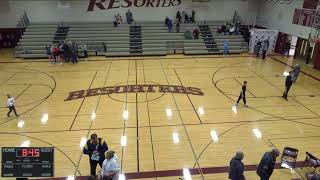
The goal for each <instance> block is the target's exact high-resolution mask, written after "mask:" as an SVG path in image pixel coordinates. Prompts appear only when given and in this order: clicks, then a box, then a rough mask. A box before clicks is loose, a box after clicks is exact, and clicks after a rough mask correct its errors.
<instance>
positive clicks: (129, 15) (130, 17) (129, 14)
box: [126, 9, 132, 24]
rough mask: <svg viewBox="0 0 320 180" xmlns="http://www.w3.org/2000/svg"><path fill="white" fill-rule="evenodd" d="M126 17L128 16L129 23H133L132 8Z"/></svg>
mask: <svg viewBox="0 0 320 180" xmlns="http://www.w3.org/2000/svg"><path fill="white" fill-rule="evenodd" d="M126 18H127V23H128V24H131V23H132V12H131V11H130V9H128V11H127V12H126Z"/></svg>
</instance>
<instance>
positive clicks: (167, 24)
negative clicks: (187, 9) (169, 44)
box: [164, 16, 170, 27]
mask: <svg viewBox="0 0 320 180" xmlns="http://www.w3.org/2000/svg"><path fill="white" fill-rule="evenodd" d="M169 21H170V19H169V17H168V16H166V19H165V20H164V24H165V25H166V26H167V27H168V26H169Z"/></svg>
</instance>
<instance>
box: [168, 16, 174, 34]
mask: <svg viewBox="0 0 320 180" xmlns="http://www.w3.org/2000/svg"><path fill="white" fill-rule="evenodd" d="M172 28H173V23H172V20H171V19H170V20H169V23H168V31H169V32H172Z"/></svg>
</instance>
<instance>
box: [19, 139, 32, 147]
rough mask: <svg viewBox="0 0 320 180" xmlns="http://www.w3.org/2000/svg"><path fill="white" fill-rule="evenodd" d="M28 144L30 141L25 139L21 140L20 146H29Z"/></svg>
mask: <svg viewBox="0 0 320 180" xmlns="http://www.w3.org/2000/svg"><path fill="white" fill-rule="evenodd" d="M29 146H30V141H29V140H27V141H23V142H22V143H21V146H20V147H29Z"/></svg>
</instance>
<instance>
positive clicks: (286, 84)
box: [282, 71, 293, 101]
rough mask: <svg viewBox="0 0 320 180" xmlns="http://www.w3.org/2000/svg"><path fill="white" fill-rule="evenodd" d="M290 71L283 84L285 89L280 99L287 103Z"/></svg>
mask: <svg viewBox="0 0 320 180" xmlns="http://www.w3.org/2000/svg"><path fill="white" fill-rule="evenodd" d="M292 83H293V82H292V71H291V72H289V75H288V76H287V77H286V82H285V84H284V85H285V89H284V92H283V95H282V98H284V99H285V100H287V101H288V93H289V90H290V88H291V86H292Z"/></svg>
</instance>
